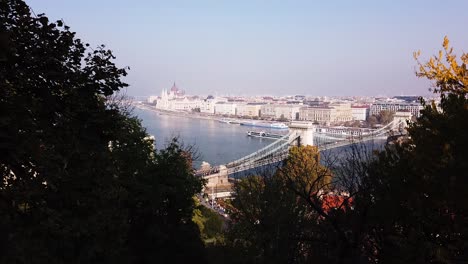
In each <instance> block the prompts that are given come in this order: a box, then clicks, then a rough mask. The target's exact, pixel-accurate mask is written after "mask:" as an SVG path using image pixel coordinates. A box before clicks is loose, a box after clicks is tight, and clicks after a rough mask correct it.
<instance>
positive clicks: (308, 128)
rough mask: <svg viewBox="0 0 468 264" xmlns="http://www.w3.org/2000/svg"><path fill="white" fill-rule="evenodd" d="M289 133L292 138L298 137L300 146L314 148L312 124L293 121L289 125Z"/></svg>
mask: <svg viewBox="0 0 468 264" xmlns="http://www.w3.org/2000/svg"><path fill="white" fill-rule="evenodd" d="M289 131H290V132H292V133H291V137H294V136H297V135H299V137H298V142H297V143H298V145H299V146H313V145H314V125H313V124H312V123H311V122H301V121H292V122H291V123H290V124H289Z"/></svg>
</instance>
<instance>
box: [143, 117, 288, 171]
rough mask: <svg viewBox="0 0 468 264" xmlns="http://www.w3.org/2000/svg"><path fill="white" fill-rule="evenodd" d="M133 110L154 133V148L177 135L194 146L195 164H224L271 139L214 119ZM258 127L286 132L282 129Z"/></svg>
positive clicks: (249, 128)
mask: <svg viewBox="0 0 468 264" xmlns="http://www.w3.org/2000/svg"><path fill="white" fill-rule="evenodd" d="M134 113H135V114H136V115H137V116H138V117H139V118H140V119H141V120H142V123H143V126H144V127H145V128H146V130H147V132H148V133H149V134H150V135H153V136H155V138H156V148H157V149H161V148H164V146H165V145H167V143H168V142H169V141H170V140H171V139H172V138H174V137H178V138H179V140H180V141H181V142H182V143H183V144H184V145H191V146H194V147H195V149H197V152H198V158H197V159H196V160H194V166H195V167H198V166H199V165H200V164H201V162H202V161H206V162H208V163H210V164H211V165H220V164H225V163H228V162H230V161H233V160H236V159H238V158H241V157H243V156H246V155H248V154H250V153H253V152H255V151H257V150H259V149H261V148H262V147H264V146H266V145H268V144H270V143H272V142H273V140H271V139H264V138H252V137H249V136H247V131H249V130H256V131H260V129H258V128H253V127H248V126H241V125H236V124H226V123H221V122H219V121H217V120H206V119H196V118H190V117H182V116H173V115H165V114H161V113H158V112H155V111H150V110H145V109H140V108H135V110H134ZM261 130H264V131H269V132H272V133H278V134H280V133H281V134H284V133H287V130H284V129H283V130H279V129H271V130H268V129H265V128H262V129H261Z"/></svg>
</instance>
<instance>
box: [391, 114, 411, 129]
mask: <svg viewBox="0 0 468 264" xmlns="http://www.w3.org/2000/svg"><path fill="white" fill-rule="evenodd" d="M412 116H413V115H412V114H411V112H404V111H397V112H395V114H394V115H393V121H395V123H396V124H399V125H398V126H396V127H395V128H396V129H398V130H403V129H406V127H407V126H408V124H407V122H406V121H409V120H411V117H412Z"/></svg>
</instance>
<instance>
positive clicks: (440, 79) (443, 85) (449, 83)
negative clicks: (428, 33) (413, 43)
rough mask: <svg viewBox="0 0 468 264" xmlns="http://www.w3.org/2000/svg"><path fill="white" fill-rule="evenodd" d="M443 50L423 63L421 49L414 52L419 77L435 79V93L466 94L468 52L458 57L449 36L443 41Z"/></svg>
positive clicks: (467, 90) (467, 89)
mask: <svg viewBox="0 0 468 264" xmlns="http://www.w3.org/2000/svg"><path fill="white" fill-rule="evenodd" d="M442 47H443V50H440V51H439V53H438V55H434V56H432V57H431V58H430V59H429V61H427V62H425V63H422V62H421V61H420V60H419V57H420V55H421V51H417V52H414V54H413V56H414V58H415V60H416V61H417V63H418V66H419V71H417V72H416V75H417V76H418V77H423V78H427V79H429V80H432V81H434V82H435V83H434V89H433V91H434V92H435V93H455V94H466V93H467V92H468V69H467V65H468V54H467V53H463V54H462V55H461V56H460V58H459V59H458V58H457V56H456V55H455V54H454V52H453V48H452V47H450V41H449V39H448V37H447V36H445V37H444V41H443V43H442Z"/></svg>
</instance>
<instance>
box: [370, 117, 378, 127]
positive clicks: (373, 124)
mask: <svg viewBox="0 0 468 264" xmlns="http://www.w3.org/2000/svg"><path fill="white" fill-rule="evenodd" d="M378 122H379V120H378V119H377V117H376V116H375V115H371V116H369V118H367V124H368V125H369V127H374V126H375V125H376V124H377V123H378Z"/></svg>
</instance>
